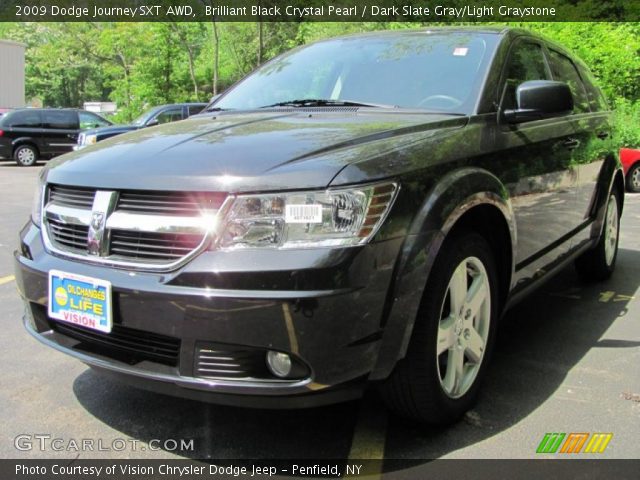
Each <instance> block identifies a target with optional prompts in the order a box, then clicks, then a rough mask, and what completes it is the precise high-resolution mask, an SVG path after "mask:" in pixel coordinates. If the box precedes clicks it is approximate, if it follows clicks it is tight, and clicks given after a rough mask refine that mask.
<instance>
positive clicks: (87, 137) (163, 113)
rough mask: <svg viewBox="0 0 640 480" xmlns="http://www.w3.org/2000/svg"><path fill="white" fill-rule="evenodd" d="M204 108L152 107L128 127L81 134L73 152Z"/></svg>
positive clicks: (190, 105) (181, 105)
mask: <svg viewBox="0 0 640 480" xmlns="http://www.w3.org/2000/svg"><path fill="white" fill-rule="evenodd" d="M206 106H207V104H206V103H173V104H169V105H160V106H157V107H153V108H151V109H149V110H147V111H146V112H144V113H143V114H142V115H140V116H139V117H138V118H136V119H135V120H134V121H133V122H131V124H130V125H112V126H110V127H102V128H95V129H92V130H87V131H86V132H82V133H81V134H80V137H78V145H77V147H76V148H74V150H80V149H82V148H84V147H86V146H87V145H93V144H94V143H97V142H100V141H102V140H106V139H107V138H111V137H115V136H116V135H120V134H121V133H126V132H131V131H133V130H139V129H141V128H145V127H155V126H156V125H162V124H163V123H169V122H177V121H179V120H184V119H185V118H189V117H190V116H191V115H196V114H198V113H200V112H201V111H202V109H203V108H204V107H206Z"/></svg>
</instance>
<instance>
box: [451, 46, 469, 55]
mask: <svg viewBox="0 0 640 480" xmlns="http://www.w3.org/2000/svg"><path fill="white" fill-rule="evenodd" d="M467 53H469V49H468V48H467V47H456V48H454V50H453V55H454V56H456V57H466V56H467Z"/></svg>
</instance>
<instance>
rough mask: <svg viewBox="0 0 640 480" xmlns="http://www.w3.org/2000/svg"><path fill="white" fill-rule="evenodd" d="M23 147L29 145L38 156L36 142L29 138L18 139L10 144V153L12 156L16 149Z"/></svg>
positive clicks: (38, 150)
mask: <svg viewBox="0 0 640 480" xmlns="http://www.w3.org/2000/svg"><path fill="white" fill-rule="evenodd" d="M23 145H29V146H30V147H33V148H35V149H36V152H38V155H39V154H40V148H39V147H38V142H36V139H35V138H31V137H18V138H16V139H15V140H13V142H11V149H12V150H11V153H12V154H13V153H14V152H15V151H16V148H18V147H21V146H23Z"/></svg>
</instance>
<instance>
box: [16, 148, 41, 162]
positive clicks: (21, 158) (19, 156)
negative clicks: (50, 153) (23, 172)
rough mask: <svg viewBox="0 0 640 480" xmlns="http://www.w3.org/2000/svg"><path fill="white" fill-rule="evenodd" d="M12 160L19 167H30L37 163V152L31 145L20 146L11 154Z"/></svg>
mask: <svg viewBox="0 0 640 480" xmlns="http://www.w3.org/2000/svg"><path fill="white" fill-rule="evenodd" d="M13 158H14V160H15V161H16V163H17V164H18V165H19V166H21V167H31V166H33V165H35V164H36V161H38V151H37V150H36V149H35V148H34V147H32V146H31V145H20V146H19V147H18V148H16V150H15V151H14V152H13Z"/></svg>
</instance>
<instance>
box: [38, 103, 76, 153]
mask: <svg viewBox="0 0 640 480" xmlns="http://www.w3.org/2000/svg"><path fill="white" fill-rule="evenodd" d="M42 126H43V130H42V132H43V133H42V137H43V138H42V143H43V148H44V149H45V151H44V152H43V153H46V154H48V155H52V156H53V155H60V154H62V153H67V152H70V151H71V150H72V149H73V146H74V145H75V144H76V143H77V141H78V133H79V126H78V113H77V112H76V111H74V110H44V111H43V112H42Z"/></svg>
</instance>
